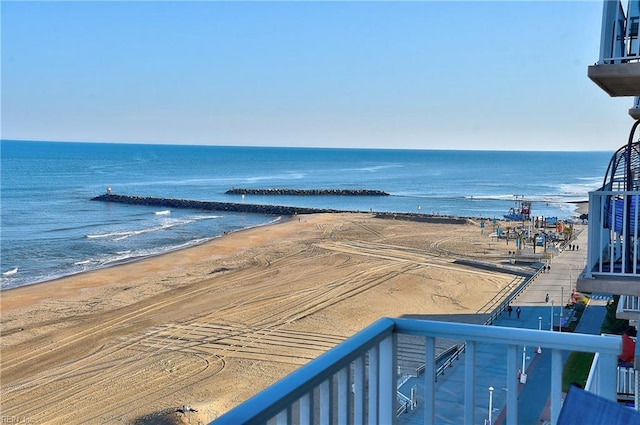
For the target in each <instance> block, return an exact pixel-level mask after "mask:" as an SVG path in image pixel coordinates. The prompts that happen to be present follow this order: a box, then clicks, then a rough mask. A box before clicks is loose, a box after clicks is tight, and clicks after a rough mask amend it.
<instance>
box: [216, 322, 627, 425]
mask: <svg viewBox="0 0 640 425" xmlns="http://www.w3.org/2000/svg"><path fill="white" fill-rule="evenodd" d="M399 334H409V335H418V336H422V337H424V338H425V342H426V344H425V347H426V348H425V354H424V358H425V363H426V365H427V367H426V368H425V370H424V373H423V375H422V377H421V379H423V381H424V390H423V391H424V394H423V397H422V398H421V403H423V404H424V409H423V410H424V419H423V423H424V424H425V425H431V424H434V423H435V422H436V415H438V408H439V407H440V406H438V405H436V391H437V385H438V383H437V382H436V379H435V373H436V367H435V359H436V355H435V345H436V344H435V341H436V338H450V339H456V340H461V341H464V342H465V343H466V352H465V354H464V382H463V384H462V386H461V388H460V393H462V394H463V401H461V402H460V408H459V410H461V411H464V423H468V424H471V423H478V418H477V417H474V413H475V412H474V408H475V399H476V382H475V380H476V372H477V370H479V369H483V370H486V369H487V368H490V367H492V366H495V365H484V364H477V362H476V359H477V356H476V354H477V352H478V351H477V347H478V345H479V344H482V345H483V346H484V345H485V344H489V345H490V346H492V347H496V348H499V349H498V350H497V352H499V353H502V354H501V355H502V356H503V359H502V360H501V361H500V360H499V361H498V362H497V364H506V375H505V376H506V378H505V379H506V383H505V390H506V423H507V424H511V425H515V424H517V421H518V385H519V380H518V365H519V359H518V349H519V346H530V347H531V346H535V347H542V350H543V351H544V352H545V355H550V356H551V383H550V386H549V388H548V391H549V394H550V395H551V422H552V423H555V422H556V420H557V418H558V415H559V413H560V407H561V386H562V383H561V379H562V365H563V351H583V352H591V353H597V356H598V362H597V365H596V369H595V372H594V373H595V374H597V378H598V379H597V383H594V384H593V385H592V387H593V388H592V389H591V392H593V393H595V394H598V395H600V396H603V397H605V398H607V399H609V400H615V399H616V366H617V355H618V354H619V353H620V349H621V341H620V339H619V338H607V337H604V336H597V335H584V334H570V333H559V332H550V331H538V330H530V329H520V328H504V327H494V326H483V325H470V324H461V323H451V322H434V321H425V320H411V319H389V318H383V319H380V320H379V321H377V322H376V323H374V324H372V325H371V326H369V327H368V328H366V329H364V330H362V331H361V332H359V333H357V334H356V335H354V336H353V337H351V338H349V339H347V340H346V341H344V342H343V343H342V344H340V345H338V346H336V347H335V348H333V349H332V350H330V351H328V352H326V353H325V354H323V355H322V356H320V357H318V358H317V359H315V360H313V361H312V362H310V363H308V364H307V365H305V366H303V367H302V368H300V369H298V370H297V371H295V372H293V373H292V374H290V375H289V376H287V377H285V378H284V379H282V380H281V381H279V382H277V383H276V384H274V385H273V386H271V387H269V388H267V389H266V390H264V391H263V392H261V393H259V394H257V395H256V396H254V397H253V398H251V399H249V400H247V401H245V402H244V403H242V404H241V405H239V406H237V407H236V408H234V409H233V410H231V411H229V412H228V413H226V414H225V415H223V416H221V417H220V418H219V419H217V420H216V421H215V422H213V423H214V424H216V425H222V424H233V425H239V424H266V423H277V424H313V423H322V424H324V423H338V424H364V423H367V424H379V423H384V424H396V423H397V421H398V419H397V416H396V397H397V395H396V384H397V378H398V376H397V374H396V373H397V370H396V367H397V365H396V364H397V339H398V335H399ZM500 347H502V348H500ZM546 353H549V354H546ZM496 407H498V406H496Z"/></svg>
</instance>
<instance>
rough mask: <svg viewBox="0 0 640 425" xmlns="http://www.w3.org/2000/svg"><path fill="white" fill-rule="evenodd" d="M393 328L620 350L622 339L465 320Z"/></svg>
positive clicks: (472, 338)
mask: <svg viewBox="0 0 640 425" xmlns="http://www.w3.org/2000/svg"><path fill="white" fill-rule="evenodd" d="M393 321H394V323H395V325H396V332H398V333H406V334H412V335H428V336H430V337H441V338H452V339H463V340H467V341H478V342H488V343H492V344H505V345H509V344H517V345H536V346H538V345H539V346H542V347H548V348H556V349H561V350H567V351H586V352H590V353H594V352H600V353H602V354H616V355H617V354H619V353H620V349H621V348H622V341H621V340H620V339H616V338H601V337H600V336H598V335H586V334H575V333H566V332H550V331H539V330H533V329H521V328H509V327H501V326H478V325H471V324H467V323H454V322H434V321H429V320H410V319H393Z"/></svg>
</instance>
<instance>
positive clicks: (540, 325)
mask: <svg viewBox="0 0 640 425" xmlns="http://www.w3.org/2000/svg"><path fill="white" fill-rule="evenodd" d="M538 330H539V331H541V330H542V316H538Z"/></svg>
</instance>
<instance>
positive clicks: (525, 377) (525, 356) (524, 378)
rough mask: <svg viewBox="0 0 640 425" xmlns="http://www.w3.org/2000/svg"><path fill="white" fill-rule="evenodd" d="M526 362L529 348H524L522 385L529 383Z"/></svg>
mask: <svg viewBox="0 0 640 425" xmlns="http://www.w3.org/2000/svg"><path fill="white" fill-rule="evenodd" d="M526 361H527V346H526V345H524V346H522V373H521V374H520V383H521V384H526V383H527V373H526V370H527V369H526V366H527V364H526Z"/></svg>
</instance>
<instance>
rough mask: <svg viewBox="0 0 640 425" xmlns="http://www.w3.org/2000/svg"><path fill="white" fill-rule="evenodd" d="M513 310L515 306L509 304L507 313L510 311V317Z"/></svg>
mask: <svg viewBox="0 0 640 425" xmlns="http://www.w3.org/2000/svg"><path fill="white" fill-rule="evenodd" d="M512 311H513V308H511V305H509V307H507V313H509V317H511V312H512Z"/></svg>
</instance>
